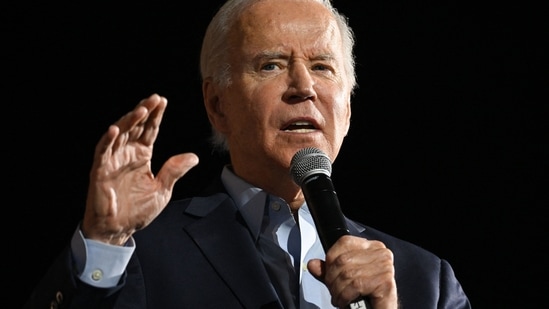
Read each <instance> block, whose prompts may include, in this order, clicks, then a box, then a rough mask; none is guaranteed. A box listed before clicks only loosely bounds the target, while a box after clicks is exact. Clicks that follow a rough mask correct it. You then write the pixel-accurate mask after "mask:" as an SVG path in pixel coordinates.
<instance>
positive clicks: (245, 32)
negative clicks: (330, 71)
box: [230, 0, 341, 50]
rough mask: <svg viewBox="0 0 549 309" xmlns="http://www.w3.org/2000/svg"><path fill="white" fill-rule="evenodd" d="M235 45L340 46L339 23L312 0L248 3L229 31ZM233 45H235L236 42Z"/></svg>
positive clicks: (319, 47)
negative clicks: (249, 4)
mask: <svg viewBox="0 0 549 309" xmlns="http://www.w3.org/2000/svg"><path fill="white" fill-rule="evenodd" d="M230 44H231V45H232V47H233V48H236V49H241V48H248V49H256V48H258V49H259V48H265V47H266V46H268V47H270V48H272V47H280V48H284V47H285V46H286V47H287V46H296V45H300V46H301V47H307V48H318V49H325V50H328V49H331V47H333V46H339V47H340V46H341V38H340V32H339V31H338V28H337V23H336V21H335V19H334V17H333V16H332V14H331V12H330V11H328V9H326V8H325V7H324V6H323V5H322V4H320V3H318V2H316V1H310V0H263V1H258V2H255V3H254V4H252V5H251V6H249V7H248V8H247V9H246V10H245V11H244V12H243V13H242V14H241V15H240V16H239V18H238V20H237V21H236V22H235V24H234V26H233V28H232V29H231V32H230ZM233 44H234V45H233Z"/></svg>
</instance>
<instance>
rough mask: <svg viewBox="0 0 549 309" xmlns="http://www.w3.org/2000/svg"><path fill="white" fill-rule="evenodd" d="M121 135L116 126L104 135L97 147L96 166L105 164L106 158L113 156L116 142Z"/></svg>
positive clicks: (112, 126)
mask: <svg viewBox="0 0 549 309" xmlns="http://www.w3.org/2000/svg"><path fill="white" fill-rule="evenodd" d="M119 133H120V128H119V127H117V126H116V125H111V126H109V129H108V130H107V132H105V134H103V136H102V137H101V139H100V140H99V142H98V143H97V145H96V146H95V154H94V164H96V163H104V162H105V160H106V158H107V157H108V156H110V155H111V153H112V147H113V144H114V141H115V139H116V138H117V137H118V135H119Z"/></svg>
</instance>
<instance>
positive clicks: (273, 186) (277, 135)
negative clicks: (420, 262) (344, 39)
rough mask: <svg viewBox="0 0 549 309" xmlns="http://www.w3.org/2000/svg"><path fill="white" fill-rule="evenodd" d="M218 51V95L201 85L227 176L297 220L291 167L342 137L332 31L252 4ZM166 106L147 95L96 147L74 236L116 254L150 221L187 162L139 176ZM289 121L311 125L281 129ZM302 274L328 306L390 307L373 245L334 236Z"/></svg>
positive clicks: (287, 3) (389, 262)
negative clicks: (221, 78)
mask: <svg viewBox="0 0 549 309" xmlns="http://www.w3.org/2000/svg"><path fill="white" fill-rule="evenodd" d="M274 16H276V18H275V17H274ZM230 45H231V47H232V48H230V49H228V50H230V51H231V54H230V55H229V57H230V58H229V59H230V65H231V79H232V83H231V84H230V86H229V87H226V88H221V87H219V86H217V85H216V84H214V83H213V82H212V81H211V80H210V79H205V80H204V82H203V94H204V104H205V107H206V111H207V114H208V118H209V120H210V122H211V123H212V124H213V125H214V126H215V128H216V129H217V130H219V131H220V132H222V133H224V134H225V135H226V136H227V138H228V142H229V147H230V152H231V164H232V165H233V168H234V172H235V173H236V174H237V175H239V176H240V177H242V178H243V179H245V180H246V181H248V182H249V183H251V184H253V185H255V186H258V187H261V188H263V189H265V190H266V191H268V192H270V193H272V194H275V195H278V196H280V197H282V198H284V199H285V200H286V201H287V202H288V203H289V204H290V206H291V208H292V209H293V210H297V209H298V208H299V207H300V206H301V205H302V204H303V202H304V197H303V194H302V192H301V190H300V188H299V186H297V185H296V184H295V183H294V182H293V180H292V179H291V176H290V173H289V166H290V161H291V158H292V157H293V155H294V154H295V153H296V152H297V151H298V150H300V149H302V148H304V147H311V146H312V147H317V148H319V149H321V150H322V151H323V152H325V153H326V154H327V155H328V156H329V157H330V158H331V159H332V161H333V160H335V159H336V157H337V154H338V152H339V150H340V147H341V145H342V143H343V140H344V138H345V135H346V134H347V132H348V130H349V123H350V117H351V107H350V102H351V101H350V100H351V88H350V85H349V83H348V77H347V76H345V73H344V70H343V59H344V56H343V52H342V47H341V37H340V35H339V31H338V30H337V25H336V22H335V21H334V19H333V17H332V16H331V15H330V13H329V12H328V11H327V10H326V9H325V8H324V7H323V6H322V5H320V4H318V3H315V2H312V1H306V0H304V1H292V0H263V1H258V2H256V3H255V4H254V5H252V6H251V7H249V8H248V9H247V10H246V11H245V12H244V13H243V14H242V15H241V17H240V18H239V20H238V22H237V23H236V25H235V27H233V29H232V30H231V32H230ZM166 105H167V100H166V98H164V97H162V96H159V95H157V94H153V95H151V96H150V97H149V98H146V99H144V100H142V101H141V102H140V103H139V104H138V105H137V106H136V107H135V109H134V110H133V111H131V112H129V113H128V114H126V115H125V116H123V117H122V118H120V119H119V120H118V121H117V122H116V123H114V124H113V125H111V126H110V127H109V129H108V131H107V132H106V133H105V134H104V135H103V137H102V138H101V139H100V141H99V142H98V144H97V146H96V150H95V156H94V161H93V165H92V169H91V171H90V185H89V190H88V198H87V204H86V211H85V215H84V219H83V222H82V232H83V234H84V236H85V237H86V238H89V239H94V240H98V241H102V242H105V243H109V244H113V245H123V244H124V243H126V242H127V241H128V239H129V238H130V237H131V235H132V234H133V233H134V232H135V231H137V230H140V229H143V228H145V227H146V226H147V225H148V224H149V223H150V222H151V221H152V220H154V218H156V216H157V215H158V214H159V213H160V212H161V211H162V210H163V209H164V207H165V206H166V205H167V203H168V202H169V200H170V198H171V195H172V190H173V186H174V184H175V182H176V181H177V180H178V179H179V178H181V177H182V176H183V175H185V173H187V172H188V171H189V170H190V169H191V168H192V167H194V166H195V165H196V164H198V157H197V156H196V155H195V154H194V153H183V154H179V155H175V156H173V157H171V158H170V159H168V160H167V161H166V163H165V164H164V165H163V166H162V168H161V169H160V170H159V172H158V174H157V175H154V174H153V173H152V172H151V158H152V153H153V144H154V141H155V140H156V137H157V135H158V129H159V125H160V122H161V120H162V116H163V113H164V111H165V109H166ZM298 121H306V122H308V123H310V124H312V126H308V127H307V129H302V130H289V129H288V128H289V124H291V123H295V122H298ZM308 268H309V271H310V272H311V273H312V274H313V275H314V276H316V277H317V278H318V279H319V280H321V281H322V282H324V283H325V284H326V285H327V287H328V289H329V290H330V293H331V295H332V303H333V304H334V305H335V306H339V307H344V306H346V305H347V304H348V303H350V302H351V301H353V300H355V299H356V298H357V297H359V296H360V295H368V297H369V298H370V301H371V304H372V306H373V307H374V308H376V309H381V308H397V307H398V300H397V290H396V283H395V280H394V267H393V255H392V252H391V251H390V250H388V249H387V248H386V247H385V245H384V244H383V243H381V242H378V241H370V240H366V239H363V238H358V237H352V236H344V237H342V238H340V239H339V240H338V241H337V243H336V244H335V245H334V246H333V247H332V248H330V250H329V251H328V252H327V254H326V260H325V261H321V260H311V261H309V262H308Z"/></svg>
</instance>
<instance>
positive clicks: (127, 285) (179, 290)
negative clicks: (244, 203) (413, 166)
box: [25, 193, 470, 309]
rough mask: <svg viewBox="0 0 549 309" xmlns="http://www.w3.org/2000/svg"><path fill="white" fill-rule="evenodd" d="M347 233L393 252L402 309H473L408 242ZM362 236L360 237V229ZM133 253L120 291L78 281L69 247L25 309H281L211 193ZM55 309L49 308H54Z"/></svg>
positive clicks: (172, 215) (237, 223) (169, 213)
mask: <svg viewBox="0 0 549 309" xmlns="http://www.w3.org/2000/svg"><path fill="white" fill-rule="evenodd" d="M348 224H349V229H350V230H351V234H354V235H360V236H363V237H366V238H368V239H377V240H380V241H382V242H384V243H385V245H386V246H387V247H388V248H390V249H391V250H392V251H393V253H394V261H395V268H396V282H397V287H398V294H399V298H400V302H401V308H402V309H411V308H418V309H429V308H451V309H457V308H470V305H469V301H468V300H467V297H466V296H465V294H464V292H463V290H462V288H461V286H460V284H459V282H458V281H457V279H456V278H455V276H454V273H453V270H452V268H451V267H450V265H449V264H448V263H447V262H446V261H445V260H442V259H440V258H438V257H437V256H435V255H433V254H432V253H430V252H427V251H426V250H424V249H422V248H420V247H418V246H415V245H413V244H411V243H408V242H405V241H402V240H399V239H397V238H394V237H392V236H390V235H387V234H385V233H382V232H380V231H378V230H375V229H373V228H370V227H367V226H363V225H360V224H359V223H356V222H353V221H350V220H348ZM359 226H363V227H364V228H365V230H364V231H363V232H362V233H358V231H357V227H359ZM134 237H135V240H136V244H137V248H136V252H135V253H134V255H133V257H132V259H131V260H130V263H129V265H128V267H127V271H126V273H125V275H124V277H123V278H122V279H121V281H120V283H119V284H118V286H116V287H114V288H111V289H98V288H94V287H91V286H88V285H86V284H83V283H82V282H81V281H79V279H77V277H75V275H74V272H73V268H72V260H71V259H72V257H71V254H70V249H69V248H67V249H66V250H65V251H64V252H63V253H62V254H61V255H60V257H59V258H58V259H57V260H56V262H55V264H54V265H52V266H51V268H50V270H49V272H48V273H47V274H46V275H45V277H44V278H43V280H42V282H41V283H40V284H39V285H38V286H37V288H36V290H35V292H34V293H33V294H32V296H31V298H30V299H29V302H28V303H27V305H26V307H25V308H33V309H34V308H50V305H51V304H52V303H53V304H55V305H58V308H94V309H97V308H131V309H136V308H160V309H168V308H179V309H181V308H193V309H196V308H223V309H225V308H227V309H229V308H252V309H255V308H282V306H281V305H280V302H279V301H278V299H277V296H276V293H275V292H274V290H273V289H272V288H271V287H270V285H269V277H268V275H267V273H266V271H265V268H264V266H263V263H262V260H261V257H260V256H259V255H258V253H257V250H256V246H255V244H254V240H253V239H252V237H251V234H250V232H249V230H248V228H247V227H246V224H245V222H244V220H243V219H242V217H241V216H240V214H239V212H238V211H237V208H236V206H235V204H234V202H233V201H232V199H231V198H230V197H229V196H228V195H227V194H226V193H215V194H212V195H208V196H205V197H195V198H191V199H185V200H180V201H174V202H172V203H171V204H170V205H168V206H167V207H166V209H165V210H164V211H163V212H162V213H161V214H160V215H159V216H158V218H156V219H155V220H154V221H153V222H152V223H151V225H149V226H148V227H147V228H145V229H144V230H142V231H139V232H137V233H135V234H134ZM51 308H54V307H51Z"/></svg>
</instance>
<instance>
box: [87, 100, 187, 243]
mask: <svg viewBox="0 0 549 309" xmlns="http://www.w3.org/2000/svg"><path fill="white" fill-rule="evenodd" d="M166 105H167V100H166V98H164V97H161V96H159V95H157V94H153V95H151V96H150V97H148V98H146V99H143V100H142V101H141V102H140V103H139V104H138V105H137V106H136V107H135V109H134V110H133V111H131V112H129V113H127V114H126V115H124V116H123V117H122V118H120V119H119V120H118V121H117V122H116V123H114V124H113V125H111V126H110V127H109V129H108V131H107V132H106V133H105V134H104V135H103V136H102V137H101V139H100V141H99V143H98V144H97V145H96V148H95V155H94V159H93V165H92V168H91V171H90V184H89V188H88V197H87V201H86V211H85V214H84V220H83V221H82V232H83V233H84V236H85V237H86V238H90V239H94V240H98V241H102V242H106V243H109V244H114V245H123V244H124V243H125V242H126V241H127V240H128V239H129V238H130V237H131V235H132V234H133V233H134V232H135V231H137V230H140V229H142V228H144V227H146V226H147V225H148V224H149V223H150V222H151V221H152V220H154V218H156V216H157V215H158V214H159V213H160V212H161V211H162V210H163V209H164V207H165V206H166V205H167V203H168V202H169V200H170V198H171V196H172V190H173V187H174V184H175V182H176V181H177V180H178V179H179V178H181V177H182V176H183V175H184V174H186V173H187V172H188V171H189V170H190V169H191V168H192V167H194V166H195V165H196V164H198V157H197V156H196V155H195V154H194V153H184V154H179V155H176V156H173V157H171V158H170V159H168V160H167V161H166V162H165V163H164V165H163V166H162V168H161V169H160V171H159V172H158V174H157V176H156V177H155V176H154V175H153V173H152V172H151V158H152V153H153V144H154V142H155V140H156V137H157V135H158V130H159V126H160V122H161V121H162V116H163V114H164V111H165V110H166Z"/></svg>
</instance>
